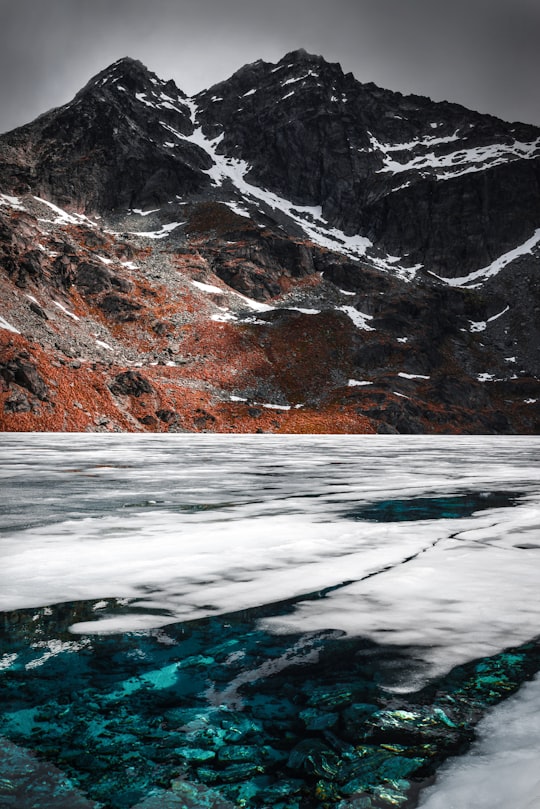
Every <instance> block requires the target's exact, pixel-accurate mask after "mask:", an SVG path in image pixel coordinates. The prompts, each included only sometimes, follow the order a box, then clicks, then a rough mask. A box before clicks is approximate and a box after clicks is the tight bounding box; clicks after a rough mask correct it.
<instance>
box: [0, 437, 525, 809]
mask: <svg viewBox="0 0 540 809" xmlns="http://www.w3.org/2000/svg"><path fill="white" fill-rule="evenodd" d="M201 439H202V437H201ZM10 440H11V441H12V443H11V444H10V445H9V446H6V448H5V459H6V460H5V465H4V470H5V474H6V476H8V477H9V481H10V482H9V485H10V486H11V487H12V488H11V491H12V493H13V498H14V499H13V500H12V502H11V503H6V508H5V519H4V522H3V526H2V538H1V541H0V548H1V549H2V552H3V560H4V562H5V564H4V580H3V582H2V586H3V592H4V599H5V600H4V607H5V609H4V611H3V612H2V613H1V618H2V622H1V624H0V625H1V627H2V629H1V633H0V644H1V648H0V687H1V700H0V716H1V728H2V731H1V733H2V737H1V739H0V747H1V750H0V753H1V754H0V806H13V807H16V808H17V809H37V808H38V807H43V809H57V808H58V809H59V808H60V807H62V808H64V807H65V809H77V807H80V809H88V807H94V809H98V808H99V807H101V809H132V807H133V808H134V807H137V809H158V807H159V808H160V809H168V807H171V809H172V808H173V807H176V809H178V808H179V807H193V808H195V807H212V808H213V809H227V807H228V808H229V809H231V807H253V809H265V808H266V807H268V808H269V807H272V808H273V807H276V808H277V809H326V808H327V807H328V808H330V807H337V809H349V807H351V808H352V809H383V808H384V807H392V806H400V807H405V808H406V809H407V807H408V808H409V809H411V808H412V807H414V806H416V804H417V802H418V799H419V795H420V794H421V790H422V789H423V788H424V787H426V786H428V785H431V784H432V783H433V782H434V781H435V782H436V775H437V772H438V769H439V768H440V766H441V764H442V763H443V762H444V761H445V760H446V758H447V757H448V756H451V755H466V752H467V750H468V748H469V746H470V744H471V742H472V741H473V739H474V728H475V726H476V724H477V722H478V721H479V720H480V719H481V718H482V717H483V716H484V714H485V712H486V710H487V709H488V708H489V707H490V706H493V705H495V704H497V703H498V702H500V701H501V700H503V699H505V698H506V697H507V696H509V695H510V694H512V693H513V692H515V691H516V690H517V689H518V688H519V687H520V685H521V684H522V683H523V682H525V681H527V680H528V679H530V678H531V677H532V676H533V675H534V674H535V673H536V672H538V671H539V670H540V645H539V644H538V642H537V640H536V632H535V631H534V629H533V627H535V626H536V625H537V624H536V621H537V617H538V616H537V610H538V609H539V607H538V606H537V605H536V603H533V599H528V598H527V597H526V594H527V593H528V589H527V588H531V592H532V591H534V588H536V587H537V579H536V578H534V577H535V576H536V575H537V574H536V572H535V567H536V566H535V565H534V564H531V558H532V559H533V560H534V559H535V558H536V557H535V555H534V554H535V548H536V547H538V545H537V543H535V542H534V537H535V536H536V537H537V538H538V530H539V529H538V526H539V525H540V520H539V519H538V517H539V514H540V512H539V510H538V506H537V503H538V492H539V490H540V486H539V479H538V474H537V472H538V470H537V468H536V469H535V468H534V466H533V465H531V462H532V460H533V458H535V457H536V454H535V452H534V449H535V448H534V447H531V446H529V447H527V446H525V445H522V444H519V443H518V446H517V448H516V445H513V444H511V443H510V442H508V443H506V444H502V445H493V444H490V443H489V442H486V444H485V445H484V447H483V457H484V465H483V468H482V470H478V467H477V466H476V465H475V463H474V456H475V454H477V453H478V446H476V447H475V450H474V452H471V454H470V456H469V454H468V451H467V447H466V445H465V444H464V443H462V444H460V443H459V442H458V444H457V445H454V446H453V448H452V447H449V446H448V445H444V446H443V447H441V446H440V445H437V444H436V443H435V444H432V445H429V443H428V444H425V445H423V447H422V452H421V453H420V451H419V449H418V446H417V449H416V450H415V456H414V459H413V460H411V463H410V465H409V467H408V469H407V471H406V474H404V472H403V468H404V464H405V459H406V458H407V457H408V455H407V447H406V446H405V447H403V446H402V445H399V444H393V445H392V444H390V443H386V444H385V443H382V442H381V443H379V444H376V445H375V446H372V445H369V444H367V445H366V444H363V443H362V442H360V443H359V444H356V445H354V446H351V445H350V444H347V445H345V444H343V443H341V442H339V441H337V442H334V443H333V442H332V440H329V439H327V440H324V439H312V440H311V442H309V441H306V440H304V441H303V442H302V441H299V442H297V443H293V444H292V445H290V446H289V447H286V446H284V445H283V444H278V445H276V444H273V443H272V442H269V443H263V444H258V445H257V446H254V447H253V446H252V445H251V444H250V443H249V440H247V439H245V440H244V442H243V443H241V444H240V445H239V447H238V455H237V459H236V460H235V457H234V452H231V443H230V442H228V444H227V446H226V447H224V446H223V445H219V444H218V442H215V441H214V440H211V439H203V440H200V441H199V443H198V444H197V441H191V442H190V441H188V440H186V442H185V443H182V442H181V441H180V442H179V443H178V444H175V445H174V446H173V447H170V446H166V445H163V444H160V443H159V442H158V443H157V445H156V444H153V443H152V442H151V441H148V440H146V441H142V442H141V443H139V444H137V443H135V442H133V441H131V442H130V443H129V445H127V447H126V451H125V452H124V453H123V454H122V464H120V462H119V460H118V458H119V457H120V453H119V448H120V447H121V444H116V445H115V446H114V447H113V446H111V445H110V444H109V445H107V444H102V445H101V447H100V448H98V450H99V451H98V450H97V449H96V447H95V445H94V444H90V443H88V444H87V445H85V443H84V441H83V445H82V446H81V445H80V442H79V443H77V439H76V438H74V437H71V438H70V437H66V438H65V439H63V443H61V444H60V446H59V447H56V446H55V439H54V438H52V437H49V438H44V437H35V438H34V439H30V441H29V444H28V446H27V447H25V448H22V449H21V447H20V444H19V443H17V446H16V442H15V439H10ZM32 440H34V444H32ZM115 440H116V441H121V439H115ZM40 441H41V443H40ZM94 441H95V439H94ZM276 446H277V448H278V449H279V452H277V451H276ZM261 448H263V449H264V453H263V454H262V455H261ZM8 450H9V452H8ZM179 451H183V456H182V460H179ZM452 451H453V457H452ZM96 453H97V455H96ZM272 453H274V454H273V456H272ZM383 453H384V462H383V460H382V459H381V458H382V456H383ZM449 453H450V456H451V457H450V458H449ZM8 456H9V457H8ZM420 456H421V457H420ZM427 461H429V465H426V462H427ZM330 462H332V463H330ZM398 462H399V466H400V471H399V475H398V476H397V477H395V478H393V477H392V476H395V475H396V471H395V470H396V468H397V466H398ZM368 467H369V469H370V474H369V475H366V474H365V470H366V468H368ZM81 470H82V471H81ZM377 470H379V472H378V478H376V475H375V473H376V471H377ZM423 470H425V471H423ZM360 471H361V472H362V474H361V475H359V474H358V473H359V472H360ZM30 473H31V474H30ZM83 475H84V476H85V477H84V478H83V477H82V476H83ZM482 475H483V476H484V478H483V480H481V477H482ZM23 478H24V479H25V481H26V483H25V486H17V481H18V480H19V481H21V480H22V479H23ZM88 481H90V483H89V482H88ZM254 481H256V482H257V485H256V486H255V485H254ZM261 481H263V483H262V484H261ZM473 484H474V485H473ZM15 493H16V494H15ZM38 493H39V497H42V498H43V502H42V507H40V505H39V499H38V497H37V496H36V495H37V494H38ZM159 493H161V496H160V495H159ZM286 526H289V527H290V526H293V527H294V530H293V531H291V533H290V534H288V533H287V530H288V529H287V528H286ZM351 532H352V533H351ZM372 532H375V533H372ZM209 537H210V539H209ZM205 543H208V544H205ZM501 543H502V545H501ZM148 548H149V550H148ZM501 548H502V550H501ZM73 549H74V551H73ZM220 550H221V553H220ZM71 551H73V554H72V555H71V556H70V553H71ZM250 551H251V552H252V555H253V559H251V554H250ZM501 554H502V555H501ZM531 554H532V556H531ZM499 555H500V558H502V559H505V560H507V563H506V567H505V569H501V567H502V566H501V564H500V563H499ZM426 559H428V560H429V565H430V570H431V571H432V572H431V574H430V575H431V577H432V579H433V581H434V584H433V588H432V589H426V588H427V587H428V585H426V584H424V585H423V588H424V589H423V590H421V589H420V588H419V587H417V585H416V584H415V582H416V581H417V580H418V581H420V580H422V581H426V580H427V581H428V584H429V581H430V579H429V577H428V578H427V579H426V575H425V573H424V568H423V567H422V565H424V564H425V560H426ZM462 559H463V561H460V560H462ZM473 559H479V560H480V562H479V567H478V571H477V572H476V573H475V575H476V576H477V581H478V587H477V588H476V589H475V592H474V593H470V594H466V593H465V594H464V593H460V594H459V597H455V598H454V600H453V601H454V602H455V603H452V602H451V601H450V600H448V599H447V600H445V599H444V594H443V593H441V588H440V585H439V584H438V583H437V575H443V574H444V576H446V575H450V574H449V573H448V571H449V568H450V567H451V566H452V565H458V568H457V570H458V571H459V572H460V576H461V575H462V574H463V571H464V570H465V566H466V568H467V569H468V570H470V568H471V564H472V562H471V560H473ZM77 560H79V563H78V562H77ZM492 564H493V569H494V570H495V571H496V573H493V576H492V578H493V581H492V582H491V584H492V586H493V587H494V588H495V589H496V591H497V593H498V594H499V600H500V602H501V603H500V605H497V604H495V603H494V602H493V600H492V596H491V593H490V591H486V594H485V598H486V602H485V603H486V604H488V603H489V604H492V606H491V607H490V609H491V615H490V616H488V619H489V620H488V621H487V623H486V625H484V624H483V623H482V616H481V614H480V612H479V611H478V612H477V610H479V605H480V602H479V601H478V598H479V597H480V595H481V594H482V593H483V591H484V589H485V588H486V587H487V583H486V582H484V581H483V580H482V571H486V570H488V571H489V570H490V565H492ZM92 565H95V566H92ZM459 565H463V567H459ZM173 569H174V575H172V571H173ZM440 571H442V573H441V572H440ZM291 574H292V575H291ZM415 576H416V577H418V578H417V579H415V578H414V577H415ZM497 577H500V578H497ZM531 577H533V578H531ZM378 581H380V582H381V583H382V584H381V585H380V587H381V588H382V589H380V590H378V591H375V590H373V589H369V588H373V587H374V586H375V584H376V583H377V582H378ZM411 581H413V586H414V587H417V590H418V594H419V597H420V594H422V599H423V600H422V602H421V609H422V610H423V611H424V616H425V617H424V626H422V625H421V623H422V622H421V621H420V620H419V619H418V615H417V614H416V613H415V612H414V605H412V604H410V603H408V602H407V601H406V600H405V598H404V596H403V597H402V596H401V595H400V594H399V593H398V594H397V595H396V587H397V588H398V589H399V587H402V588H403V591H402V592H403V594H405V593H406V592H407V590H406V587H407V586H409V585H410V582H411ZM441 581H445V579H441ZM449 581H450V585H451V586H452V587H453V584H452V582H453V580H452V579H449ZM490 581H491V579H490ZM516 581H521V582H522V585H523V586H522V592H521V599H520V600H518V601H516V602H515V603H516V604H520V607H519V609H518V607H517V606H516V607H514V608H512V607H511V604H512V603H513V602H511V601H510V600H509V599H510V597H511V594H510V591H512V593H513V592H514V591H515V589H516V587H515V582H516ZM505 582H506V584H507V586H508V593H506V590H505V587H504V586H503V584H504V583H505ZM374 583H375V584H374ZM501 583H503V584H501ZM55 588H63V590H64V591H65V593H66V595H67V596H68V598H64V599H61V598H58V596H57V592H59V591H58V590H57V589H55ZM85 593H86V594H87V595H88V594H90V593H93V597H83V596H84V594H85ZM107 593H108V595H107ZM454 594H455V593H454ZM479 594H480V595H479ZM284 595H285V596H286V597H283V596H284ZM455 595H457V594H455ZM70 596H75V597H70ZM393 597H394V598H395V599H396V601H395V604H394V602H392V598H393ZM428 597H429V599H431V601H430V603H431V613H430V614H428V612H427V611H426V610H425V603H426V599H427V598H428ZM468 599H470V601H469V600H468ZM25 600H26V602H27V603H26V604H24V603H22V602H23V601H25ZM529 601H530V603H529ZM524 602H525V603H524ZM483 603H484V602H482V604H483ZM226 605H230V607H232V609H230V608H229V609H227V606H226ZM441 605H442V613H443V617H442V618H441V617H438V612H439V610H440V609H441ZM509 605H510V606H509ZM512 609H513V611H512ZM527 609H529V610H530V615H528V614H527ZM388 613H390V615H391V617H392V621H393V624H392V631H388V629H387V628H385V627H386V624H385V621H386V617H385V616H387V615H388ZM503 613H504V614H503ZM351 615H353V616H354V617H355V620H358V621H360V620H361V624H359V625H361V627H362V631H360V630H358V631H356V630H353V629H352V628H351ZM180 617H181V620H179V618H180ZM141 622H142V624H141ZM430 622H431V623H430ZM512 622H513V623H512ZM319 624H322V625H319ZM487 624H489V625H490V627H491V630H490V631H492V632H493V633H494V634H493V635H490V636H489V637H488V635H487V632H488V629H487V628H486V627H487ZM141 626H142V628H140V627H141ZM471 627H472V628H471ZM473 630H474V631H473ZM465 637H466V638H467V643H468V644H469V645H466V644H465V645H464V640H463V639H464V638H465ZM433 639H436V642H435V643H434V642H433ZM488 647H489V648H490V649H491V650H492V653H490V654H486V653H485V650H486V648H488ZM516 805H517V804H516Z"/></svg>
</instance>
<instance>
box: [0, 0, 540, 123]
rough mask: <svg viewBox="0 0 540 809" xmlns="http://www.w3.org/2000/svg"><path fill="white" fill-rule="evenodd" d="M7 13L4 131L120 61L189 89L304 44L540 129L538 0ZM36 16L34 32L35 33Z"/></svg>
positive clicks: (188, 0) (176, 4) (403, 84)
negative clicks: (138, 64)
mask: <svg viewBox="0 0 540 809" xmlns="http://www.w3.org/2000/svg"><path fill="white" fill-rule="evenodd" d="M0 4H1V6H2V23H3V24H2V29H1V31H0V70H1V71H2V75H3V76H9V81H4V82H3V83H2V87H1V88H0V114H1V118H0V129H2V130H5V129H6V128H8V127H10V126H15V125H19V124H22V123H24V122H26V121H28V120H30V119H31V118H33V117H35V116H36V115H38V114H39V113H41V112H43V111H45V110H46V109H48V108H50V107H51V106H55V105H58V104H62V103H65V102H66V101H68V100H69V99H70V98H71V97H72V96H73V95H74V94H75V93H76V92H77V90H78V89H80V87H81V86H82V85H84V84H85V83H86V81H87V80H88V79H89V78H90V76H92V75H93V74H95V73H97V72H98V71H99V70H101V69H103V68H104V67H106V65H107V64H109V63H111V62H113V61H115V60H116V59H117V58H119V57H120V56H125V55H129V56H133V57H135V58H138V59H140V60H141V61H143V62H144V63H145V64H147V65H148V67H150V68H151V69H152V70H154V71H155V72H157V73H158V74H159V75H161V76H162V77H163V78H174V79H175V81H176V82H177V83H178V84H179V85H180V86H181V87H182V88H183V89H184V90H185V91H186V92H188V93H193V92H196V91H197V90H200V89H202V88H203V87H208V86H210V85H211V84H214V83H216V82H217V81H220V80H222V79H224V78H227V76H229V75H230V74H231V73H232V72H233V71H234V70H236V69H238V68H239V67H241V66H242V65H243V64H245V63H246V62H252V61H255V60H256V59H258V58H262V59H265V60H267V61H276V60H278V59H279V58H281V56H283V54H284V53H286V52H287V51H289V50H292V49H295V48H298V47H305V48H306V49H307V50H309V51H313V52H316V53H321V54H323V55H324V56H325V57H326V58H327V59H329V60H330V61H338V62H341V64H342V65H343V67H344V69H346V70H350V71H352V72H353V73H354V74H355V75H356V76H357V78H358V79H360V80H361V81H375V82H376V83H377V84H379V85H381V86H386V87H388V88H390V89H396V90H401V91H402V92H417V93H419V94H422V95H429V96H431V97H432V98H434V99H436V100H441V99H448V100H452V101H458V102H460V103H463V104H465V105H467V106H470V107H472V108H475V109H479V110H480V111H483V112H493V113H494V114H497V115H500V116H501V117H506V118H510V119H512V118H521V119H523V120H529V121H531V122H534V121H536V122H538V123H540V110H539V108H538V101H537V97H538V95H537V90H536V87H535V83H536V78H537V76H538V75H539V73H540V49H538V46H537V42H536V34H537V32H538V30H540V8H538V7H537V5H538V4H537V0H511V1H510V0H468V2H465V0H453V2H452V3H447V2H442V0H407V2H403V0H334V1H333V2H332V3H331V4H330V3H328V2H327V0H324V1H323V0H272V2H268V0H250V2H248V0H220V2H219V3H216V2H215V0H154V1H153V2H152V3H150V2H148V0H91V1H90V0H40V2H39V3H35V0H18V2H17V3H11V2H10V3H7V2H5V0H0ZM29 20H31V21H32V24H31V25H29Z"/></svg>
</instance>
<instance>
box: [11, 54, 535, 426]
mask: <svg viewBox="0 0 540 809" xmlns="http://www.w3.org/2000/svg"><path fill="white" fill-rule="evenodd" d="M0 189H1V193H0V257H1V261H0V271H1V272H2V288H1V291H0V339H1V341H2V346H3V348H2V360H1V362H0V413H1V415H0V423H1V426H2V428H3V429H4V430H98V431H104V430H130V431H131V430H149V431H164V430H168V431H193V430H195V431H201V430H209V431H222V432H256V431H265V432H266V431H271V432H401V433H419V432H453V433H470V432H474V433H486V432H487V433H527V432H538V429H539V426H540V412H539V408H538V398H539V384H538V377H539V375H540V355H539V352H538V345H539V344H540V318H539V312H540V292H539V287H538V282H537V273H538V265H539V259H538V257H539V255H540V130H539V129H537V128H535V127H533V126H529V125H526V124H517V123H514V124H510V123H506V122H504V121H501V120H499V119H497V118H494V117H492V116H488V115H480V114H478V113H475V112H471V111H469V110H467V109H465V108H464V107H461V106H459V105H457V104H451V103H447V102H443V103H435V102H432V101H430V100H429V99H427V98H423V97H420V96H403V95H401V94H400V93H395V92H391V91H389V90H383V89H380V88H378V87H376V86H375V85H374V84H362V83H361V82H359V81H357V80H356V79H355V78H354V77H353V76H352V74H344V73H343V71H342V69H341V67H340V66H339V65H338V64H331V63H328V62H326V61H325V60H324V59H323V58H322V57H321V56H315V55H312V54H308V53H306V52H305V51H303V50H300V51H295V52H293V53H290V54H287V55H286V56H285V57H284V58H283V59H281V60H280V61H279V62H278V63H277V64H269V63H266V62H263V61H258V62H255V63H253V64H250V65H246V66H245V67H243V68H242V69H241V70H239V71H238V72H237V73H235V74H234V75H233V76H231V77H230V78H229V79H227V80H225V81H223V82H221V83H219V84H217V85H215V86H214V87H211V88H210V89H208V90H205V91H203V92H201V93H199V94H198V95H196V96H194V97H192V98H188V97H187V96H186V95H185V93H183V92H182V90H181V89H179V88H178V87H177V86H176V85H175V84H174V82H172V81H163V80H162V79H160V78H158V77H157V76H156V75H155V74H153V73H151V72H150V71H149V70H147V69H146V68H145V67H144V66H143V65H142V64H141V63H140V62H138V61H136V60H133V59H129V58H124V59H120V60H119V61H118V62H115V63H114V64H113V65H111V66H110V67H108V68H107V69H106V70H104V71H102V72H101V73H99V74H98V75H97V76H96V77H94V78H93V79H91V80H90V81H89V82H88V84H87V85H86V86H85V87H84V88H83V89H82V90H81V91H80V92H79V93H78V94H77V95H76V96H75V98H74V99H73V100H72V101H71V102H70V103H68V104H66V105H65V106H63V107H60V108H58V109H53V110H50V111H49V112H47V113H45V114H43V115H41V116H40V117H39V118H37V119H36V120H35V121H33V122H31V123H29V124H27V125H25V126H23V127H20V128H18V129H16V130H13V131H12V132H8V133H6V134H4V135H2V136H0Z"/></svg>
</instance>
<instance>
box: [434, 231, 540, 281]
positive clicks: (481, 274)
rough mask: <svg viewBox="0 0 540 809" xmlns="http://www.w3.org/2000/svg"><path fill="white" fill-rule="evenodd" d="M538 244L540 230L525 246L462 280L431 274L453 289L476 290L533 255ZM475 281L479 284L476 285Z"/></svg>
mask: <svg viewBox="0 0 540 809" xmlns="http://www.w3.org/2000/svg"><path fill="white" fill-rule="evenodd" d="M538 244H540V228H538V230H535V231H534V233H533V235H532V236H531V237H530V239H527V241H525V242H523V244H520V245H518V246H517V247H514V249H513V250H509V251H508V253H503V255H502V256H499V258H497V259H495V261H493V262H492V263H491V264H489V265H488V266H487V267H482V269H480V270H475V271H474V272H471V273H469V274H468V275H463V276H461V277H460V278H442V277H441V276H440V275H435V273H430V274H431V275H434V276H435V278H438V279H439V280H440V281H444V282H445V283H446V284H448V285H449V286H451V287H469V289H474V288H477V287H480V286H482V283H483V282H484V281H487V279H488V278H492V277H493V276H494V275H498V273H500V271H501V270H503V269H504V268H505V267H507V266H508V265H509V264H511V263H512V262H513V261H515V260H516V259H518V258H520V257H521V256H526V255H532V254H533V251H534V248H535V247H537V245H538ZM475 281H476V282H479V283H474V282H475Z"/></svg>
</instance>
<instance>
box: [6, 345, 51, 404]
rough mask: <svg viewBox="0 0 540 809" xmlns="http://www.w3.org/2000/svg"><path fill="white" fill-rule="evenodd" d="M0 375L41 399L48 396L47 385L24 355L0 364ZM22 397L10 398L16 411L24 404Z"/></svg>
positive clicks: (43, 399)
mask: <svg viewBox="0 0 540 809" xmlns="http://www.w3.org/2000/svg"><path fill="white" fill-rule="evenodd" d="M0 376H1V377H2V378H3V379H4V380H5V382H7V383H10V382H15V383H16V384H17V385H20V387H22V388H25V389H26V390H27V391H29V392H30V393H33V394H34V396H37V397H38V399H41V400H42V401H46V400H47V398H48V393H49V391H48V388H47V385H46V384H45V382H44V380H43V379H42V377H41V376H40V374H39V373H38V370H37V368H36V367H35V365H33V364H32V363H31V362H29V361H28V359H27V358H26V357H25V356H24V355H19V356H18V357H14V358H13V359H12V360H9V361H8V362H6V363H4V364H3V365H0ZM24 398H25V397H24ZM24 398H23V397H21V396H20V395H19V396H17V397H15V399H13V400H12V401H13V407H14V408H15V409H16V411H20V410H21V408H22V407H24V406H25V405H24ZM21 402H22V405H21Z"/></svg>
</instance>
